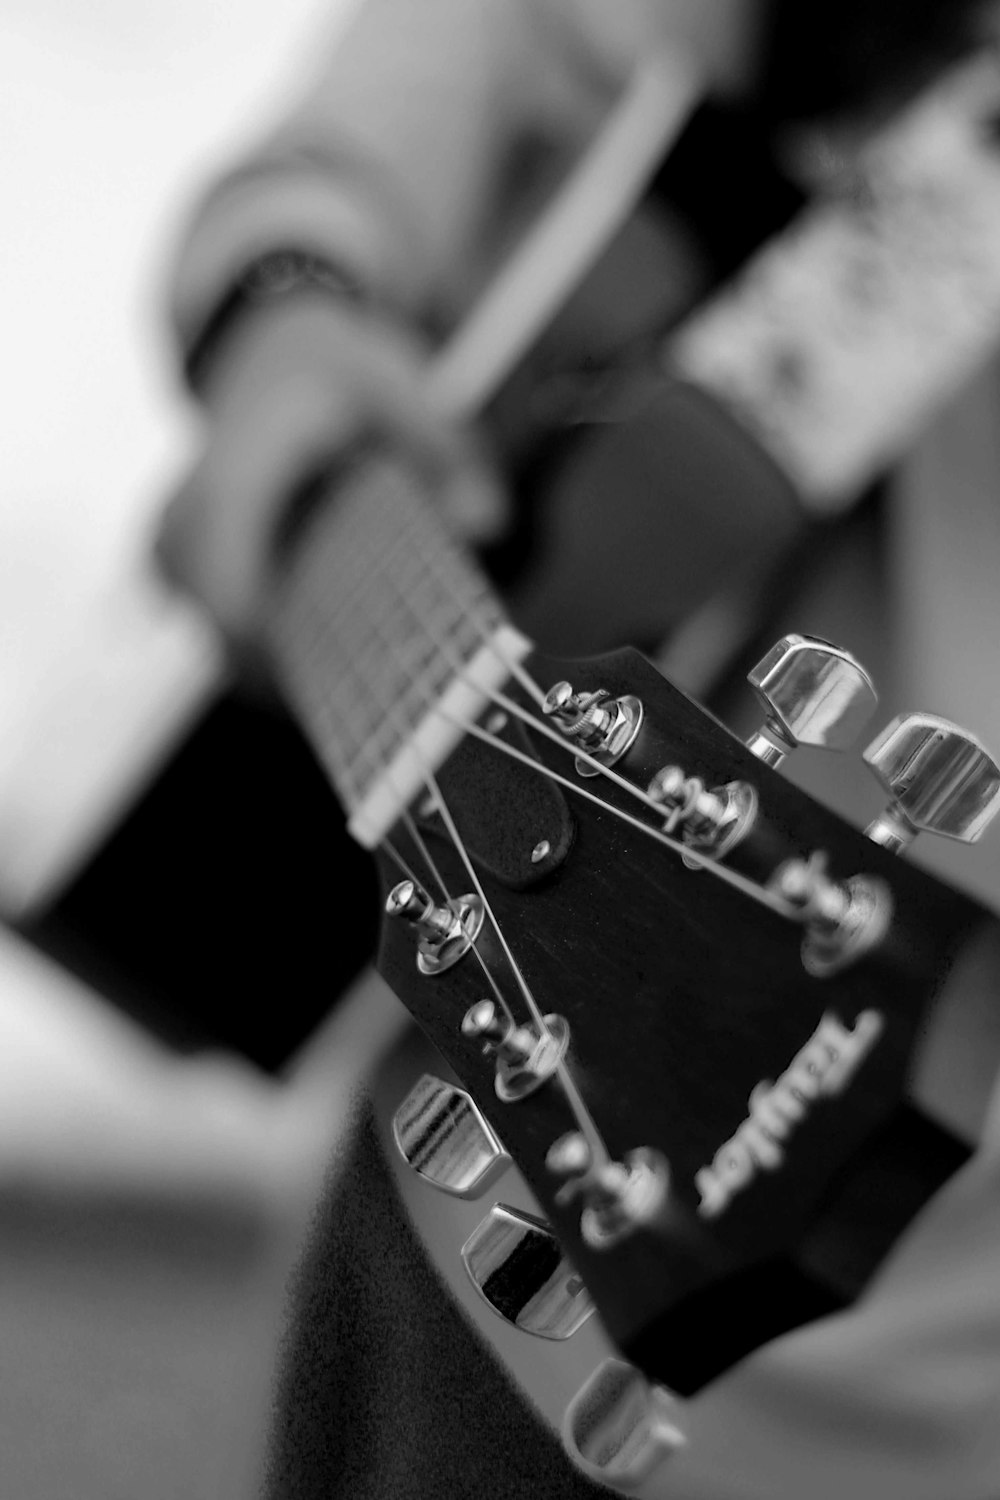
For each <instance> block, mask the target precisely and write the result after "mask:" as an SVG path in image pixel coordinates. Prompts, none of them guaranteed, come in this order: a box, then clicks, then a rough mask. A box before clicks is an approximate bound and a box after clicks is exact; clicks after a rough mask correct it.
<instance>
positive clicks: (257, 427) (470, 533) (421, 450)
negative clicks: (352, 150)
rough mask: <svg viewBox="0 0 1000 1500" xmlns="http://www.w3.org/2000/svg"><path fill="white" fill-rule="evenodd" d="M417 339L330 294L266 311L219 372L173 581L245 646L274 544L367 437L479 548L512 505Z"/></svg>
mask: <svg viewBox="0 0 1000 1500" xmlns="http://www.w3.org/2000/svg"><path fill="white" fill-rule="evenodd" d="M427 374H428V353H427V351H426V349H424V348H422V347H421V346H420V344H419V343H418V341H417V339H416V337H415V336H414V335H413V334H411V333H409V332H408V331H405V330H403V329H401V328H400V327H398V326H397V325H395V324H390V323H388V322H387V321H385V320H384V319H380V318H376V317H374V316H373V315H372V314H371V313H370V312H367V311H366V310H362V309H359V308H356V307H353V306H351V305H349V304H341V303H338V302H335V301H333V300H332V299H330V298H329V297H327V296H325V295H321V294H317V295H315V296H312V295H305V294H300V295H296V296H295V297H290V298H288V299H287V300H285V301H279V302H276V303H274V304H273V305H269V306H264V307H261V308H260V309H255V310H254V312H253V313H252V314H250V315H249V316H248V317H247V319H246V320H245V322H244V323H243V324H242V325H241V326H240V327H238V328H237V329H236V330H234V332H233V334H232V335H231V337H230V340H229V342H228V343H227V344H226V346H225V348H224V349H222V350H220V352H219V356H218V358H217V360H216V363H215V364H214V365H213V368H212V373H211V380H210V386H209V389H208V391H207V393H206V406H205V411H206V424H205V436H204V446H203V449H202V452H201V454H200V456H199V458H198V459H197V461H196V463H195V465H194V467H193V469H192V470H191V472H190V473H189V474H188V475H187V476H186V478H185V479H184V481H183V483H182V484H181V485H180V486H179V488H178V490H177V492H176V493H175V494H174V496H173V497H172V498H171V500H170V502H169V504H168V506H167V509H166V512H165V515H164V518H163V523H162V528H161V532H160V537H159V541H158V546H157V552H158V558H159V561H160V563H161V565H162V566H163V568H164V569H165V571H166V572H167V574H168V576H169V577H170V578H171V579H172V580H173V581H174V582H175V583H176V584H178V585H179V586H180V587H181V588H183V589H184V590H185V591H187V592H188V593H190V594H192V595H193V596H194V597H195V598H196V599H197V600H199V601H200V602H201V603H202V604H203V605H204V607H205V608H206V609H207V610H208V611H209V613H210V614H211V615H212V616H213V618H214V619H215V620H216V622H217V623H218V625H219V626H220V627H221V629H222V630H223V632H224V633H225V634H226V635H227V636H228V637H229V639H230V640H231V641H233V642H234V643H248V642H252V641H253V639H254V636H255V633H256V630H257V627H258V624H259V610H260V605H261V602H262V597H263V591H264V586H265V582H266V577H267V571H268V566H269V558H270V552H271V547H272V543H273V540H274V538H275V534H276V531H277V528H278V526H279V523H280V520H281V518H282V514H283V511H284V508H285V506H286V504H287V502H288V500H289V498H290V497H291V496H292V495H293V494H294V493H295V490H296V489H297V487H298V486H299V485H300V484H301V482H302V481H303V480H304V479H306V478H308V477H309V476H311V475H313V474H315V473H316V472H317V470H318V469H320V468H321V466H322V465H323V464H324V463H325V462H329V461H331V460H334V461H335V460H336V459H337V457H338V455H339V454H342V453H343V452H344V450H345V449H346V448H347V447H348V446H349V445H353V444H354V443H355V442H357V441H358V440H359V439H365V440H372V439H374V440H375V441H376V442H377V443H378V444H380V445H384V447H385V448H386V450H387V451H389V452H391V453H392V454H393V455H394V456H395V457H397V458H401V459H402V460H403V462H404V463H405V464H407V466H409V467H412V471H413V473H414V477H415V479H416V480H417V481H418V482H420V483H422V484H424V485H426V486H427V487H428V489H429V491H430V493H432V494H433V495H435V496H437V497H438V499H439V502H440V505H441V508H442V512H443V514H444V515H445V516H446V518H447V519H448V520H449V521H450V522H451V523H452V524H453V526H454V527H455V529H456V532H457V533H458V534H459V535H461V536H463V537H465V538H466V539H467V540H470V541H475V540H482V539H485V538H487V537H489V536H492V535H495V534H496V533H497V532H498V531H499V530H500V529H501V526H502V524H503V521H504V519H505V515H506V507H505V503H504V499H503V494H502V490H501V487H500V485H499V483H498V481H497V480H496V479H495V478H494V476H493V475H492V473H491V472H490V470H489V468H488V466H487V464H486V463H485V461H484V459H483V457H482V455H481V454H480V453H479V452H478V451H477V447H476V443H475V438H474V435H473V434H472V433H470V432H469V431H468V430H467V429H463V428H459V427H457V426H455V425H454V424H452V423H450V422H449V421H448V420H447V418H446V417H445V416H444V415H442V414H441V413H440V412H438V411H436V410H435V409H434V408H433V405H432V403H431V401H430V399H429V396H428V390H427Z"/></svg>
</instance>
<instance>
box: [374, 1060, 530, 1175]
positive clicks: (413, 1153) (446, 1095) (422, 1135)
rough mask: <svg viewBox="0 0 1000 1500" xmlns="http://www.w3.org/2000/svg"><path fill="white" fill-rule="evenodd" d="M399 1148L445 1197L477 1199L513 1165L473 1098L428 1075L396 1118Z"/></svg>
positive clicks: (417, 1083)
mask: <svg viewBox="0 0 1000 1500" xmlns="http://www.w3.org/2000/svg"><path fill="white" fill-rule="evenodd" d="M392 1134H393V1138H394V1140H395V1142H396V1146H397V1148H398V1150H399V1152H400V1154H401V1155H402V1157H403V1159H404V1161H406V1162H407V1163H408V1164H409V1166H410V1167H412V1168H413V1170H414V1172H416V1174H417V1176H418V1177H422V1178H423V1179H424V1180H425V1181H426V1182H430V1183H432V1184H433V1185H434V1187H436V1188H440V1189H441V1190H442V1191H443V1192H445V1193H454V1194H455V1196H456V1197H459V1198H475V1197H478V1196H479V1194H480V1193H482V1192H485V1190H486V1187H487V1186H488V1184H489V1183H490V1182H492V1181H493V1179H494V1178H495V1177H496V1176H497V1175H498V1174H499V1173H500V1172H501V1171H503V1170H504V1168H506V1167H507V1166H509V1165H510V1158H509V1157H508V1155H507V1153H506V1152H505V1151H504V1149H503V1147H502V1146H501V1144H500V1142H499V1141H498V1140H497V1137H496V1135H495V1134H494V1132H493V1131H492V1130H491V1129H490V1126H489V1124H488V1123H487V1121H486V1120H485V1119H484V1118H483V1115H482V1114H481V1113H480V1111H479V1109H478V1108H477V1107H476V1105H475V1103H474V1101H473V1100H472V1098H471V1097H470V1096H469V1095H468V1094H467V1093H466V1092H465V1090H464V1089H460V1088H458V1086H457V1085H456V1084H453V1083H446V1082H445V1081H444V1079H442V1078H436V1077H435V1076H434V1074H433V1073H425V1074H424V1075H423V1076H422V1077H421V1078H420V1079H418V1081H417V1082H416V1083H415V1084H414V1086H413V1088H412V1089H411V1090H410V1092H409V1093H408V1094H407V1096H406V1098H405V1099H404V1100H403V1102H402V1104H401V1105H400V1106H399V1108H398V1109H397V1110H396V1113H395V1114H394V1115H393V1117H392Z"/></svg>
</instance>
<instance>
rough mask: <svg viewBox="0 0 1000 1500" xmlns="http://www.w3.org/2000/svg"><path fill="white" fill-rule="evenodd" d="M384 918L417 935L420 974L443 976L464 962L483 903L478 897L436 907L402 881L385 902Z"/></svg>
mask: <svg viewBox="0 0 1000 1500" xmlns="http://www.w3.org/2000/svg"><path fill="white" fill-rule="evenodd" d="M385 910H386V915H387V916H390V917H395V918H401V919H402V920H403V921H405V922H408V923H409V925H410V926H411V927H412V928H413V930H414V932H415V933H416V934H417V968H418V969H419V970H420V972H421V974H427V975H433V974H442V973H444V971H445V969H450V968H451V967H452V965H453V964H457V963H458V961H459V959H460V958H464V957H465V955H466V954H467V953H468V952H469V949H470V948H471V947H472V945H473V944H474V943H475V941H476V938H477V937H478V936H479V934H480V931H481V930H482V926H483V903H482V901H481V900H480V899H479V897H478V896H459V897H458V898H457V899H456V900H454V901H452V902H450V903H449V904H448V905H447V906H435V904H434V902H433V901H432V900H431V898H430V896H428V894H427V892H426V891H425V890H424V889H423V887H422V886H419V885H418V884H417V882H416V881H415V880H401V881H400V882H399V884H398V885H394V886H393V888H392V890H391V891H390V892H389V894H388V896H387V897H386V901H385Z"/></svg>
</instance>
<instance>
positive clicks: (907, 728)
mask: <svg viewBox="0 0 1000 1500" xmlns="http://www.w3.org/2000/svg"><path fill="white" fill-rule="evenodd" d="M863 754H864V759H865V760H866V761H867V763H868V765H869V766H870V767H871V769H872V772H873V773H874V775H875V776H876V778H877V779H878V781H879V782H880V783H881V784H882V786H883V787H884V788H885V790H886V791H887V792H888V793H889V796H890V797H891V799H892V800H891V801H890V803H889V805H888V807H887V808H886V809H885V811H884V812H883V813H882V814H881V815H880V816H879V817H877V818H876V819H875V821H874V822H873V823H872V824H870V826H869V827H868V828H867V829H866V830H865V831H866V833H867V834H868V837H869V838H870V839H873V840H874V842H875V843H876V844H881V845H882V847H883V848H885V849H890V850H891V851H892V852H893V853H896V852H897V851H898V850H900V849H903V848H905V847H906V845H907V844H909V843H910V842H911V841H912V840H913V839H914V838H915V837H916V836H917V834H918V833H938V834H941V835H942V837H944V838H949V839H960V840H962V842H963V843H967V844H974V843H975V842H976V840H977V839H978V838H980V837H981V836H982V834H983V833H984V832H985V830H986V828H987V827H988V825H989V823H990V822H991V821H992V819H993V818H994V817H995V816H996V814H997V812H998V811H1000V766H998V765H997V763H996V761H995V760H994V759H993V757H992V755H990V753H989V751H988V750H987V749H986V747H985V746H984V745H981V744H980V742H979V741H978V740H977V739H976V737H975V736H974V735H971V734H968V733H966V731H965V730H964V729H960V728H959V726H958V725H957V724H952V723H950V722H949V720H947V719H939V718H936V717H935V716H934V715H933V714H899V715H897V717H896V718H895V719H893V720H892V722H891V723H890V724H887V725H886V727H885V728H884V729H883V730H882V733H881V734H878V735H876V737H875V738H874V739H873V740H872V742H871V744H870V745H869V746H868V748H867V750H865V751H864V752H863Z"/></svg>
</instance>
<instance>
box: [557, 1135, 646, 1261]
mask: <svg viewBox="0 0 1000 1500" xmlns="http://www.w3.org/2000/svg"><path fill="white" fill-rule="evenodd" d="M545 1165H546V1167H547V1168H548V1170H549V1171H550V1172H551V1173H552V1174H553V1176H555V1177H561V1178H563V1179H564V1180H563V1184H562V1186H561V1187H560V1188H559V1189H558V1190H557V1192H556V1202H557V1203H559V1204H562V1205H566V1204H569V1203H572V1202H573V1201H574V1200H575V1199H580V1200H581V1201H582V1204H583V1208H582V1212H581V1215H580V1233H581V1235H582V1236H583V1239H584V1240H585V1242H586V1243H587V1244H588V1245H589V1246H590V1247H591V1249H593V1250H606V1249H608V1248H610V1246H612V1245H615V1244H617V1243H618V1242H619V1241H620V1240H622V1239H624V1238H625V1237H626V1236H627V1235H629V1234H632V1233H633V1232H634V1231H635V1230H636V1229H639V1228H641V1227H642V1226H643V1225H646V1224H651V1223H653V1222H654V1221H655V1220H656V1219H658V1218H659V1217H660V1216H661V1214H662V1212H663V1210H664V1208H665V1206H666V1202H667V1198H668V1195H669V1191H670V1168H669V1167H668V1165H667V1161H666V1158H665V1157H664V1156H662V1155H661V1154H660V1152H658V1151H653V1150H651V1149H649V1148H648V1147H646V1146H640V1147H639V1148H638V1149H637V1150H635V1151H629V1152H627V1153H626V1154H625V1157H624V1160H622V1161H610V1160H608V1158H607V1157H601V1158H598V1157H597V1156H596V1155H595V1154H594V1151H593V1148H592V1147H591V1145H590V1142H589V1141H588V1140H587V1139H586V1137H585V1136H584V1135H583V1133H582V1132H581V1131H577V1130H574V1131H571V1132H570V1133H569V1134H568V1135H564V1136H561V1137H560V1138H559V1140H557V1141H554V1142H553V1144H552V1145H551V1146H550V1147H549V1150H548V1152H547V1154H546V1157H545Z"/></svg>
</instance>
